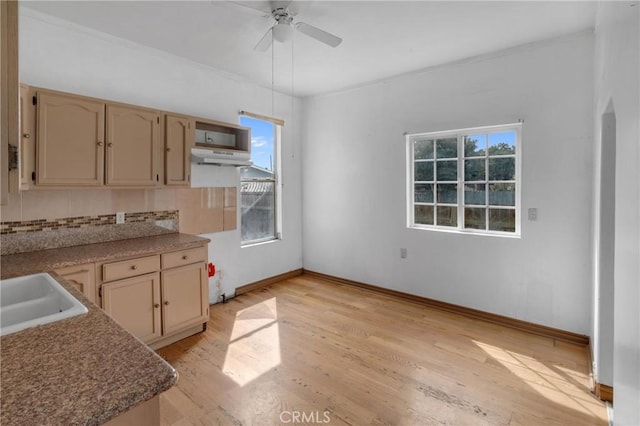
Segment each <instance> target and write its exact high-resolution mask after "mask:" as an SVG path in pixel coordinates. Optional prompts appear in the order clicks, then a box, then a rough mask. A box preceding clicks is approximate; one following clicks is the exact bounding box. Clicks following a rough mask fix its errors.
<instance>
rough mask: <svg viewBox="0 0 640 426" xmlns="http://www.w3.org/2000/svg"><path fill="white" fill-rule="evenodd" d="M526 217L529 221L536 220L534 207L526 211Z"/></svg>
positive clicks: (536, 212)
mask: <svg viewBox="0 0 640 426" xmlns="http://www.w3.org/2000/svg"><path fill="white" fill-rule="evenodd" d="M527 215H528V217H529V220H538V209H537V208H535V207H532V208H530V209H528V210H527Z"/></svg>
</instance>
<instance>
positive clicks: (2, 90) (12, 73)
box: [0, 1, 19, 204]
mask: <svg viewBox="0 0 640 426" xmlns="http://www.w3.org/2000/svg"><path fill="white" fill-rule="evenodd" d="M0 123H2V125H1V126H0V150H1V152H2V154H0V204H5V203H6V202H7V201H8V196H9V157H8V155H7V151H8V150H9V146H14V147H17V146H18V143H19V139H18V2H17V1H2V2H0Z"/></svg>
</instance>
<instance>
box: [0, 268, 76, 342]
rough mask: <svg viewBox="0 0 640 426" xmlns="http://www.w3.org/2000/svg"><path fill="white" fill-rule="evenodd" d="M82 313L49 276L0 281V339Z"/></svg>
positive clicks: (72, 299)
mask: <svg viewBox="0 0 640 426" xmlns="http://www.w3.org/2000/svg"><path fill="white" fill-rule="evenodd" d="M86 312H87V308H86V306H84V305H83V304H82V303H80V302H79V301H78V300H77V299H76V298H75V297H73V296H72V295H71V294H70V293H69V292H68V291H67V290H65V289H64V287H62V286H61V285H60V284H59V283H58V282H57V281H56V280H54V279H53V278H52V277H51V275H49V274H46V273H42V274H35V275H27V276H24V277H18V278H11V279H8V280H1V281H0V336H4V335H6V334H10V333H15V332H16V331H20V330H24V329H25V328H29V327H35V326H37V325H42V324H48V323H51V322H55V321H60V320H62V319H65V318H70V317H73V316H76V315H80V314H84V313H86Z"/></svg>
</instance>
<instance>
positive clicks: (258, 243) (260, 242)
mask: <svg viewBox="0 0 640 426" xmlns="http://www.w3.org/2000/svg"><path fill="white" fill-rule="evenodd" d="M281 240H282V239H281V238H277V237H273V238H269V239H265V240H255V241H248V242H246V243H242V244H240V248H249V247H256V246H262V245H265V244H271V243H275V242H278V241H281Z"/></svg>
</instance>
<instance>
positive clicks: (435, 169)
mask: <svg viewBox="0 0 640 426" xmlns="http://www.w3.org/2000/svg"><path fill="white" fill-rule="evenodd" d="M406 143H407V199H408V203H407V204H408V209H407V210H408V212H407V222H408V226H409V227H410V228H418V229H438V230H450V231H458V232H469V233H482V234H496V235H509V236H518V235H520V162H521V161H520V154H521V151H522V124H521V123H516V124H505V125H498V126H486V127H477V128H470V129H460V130H452V131H444V132H431V133H419V134H409V135H407V136H406Z"/></svg>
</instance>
